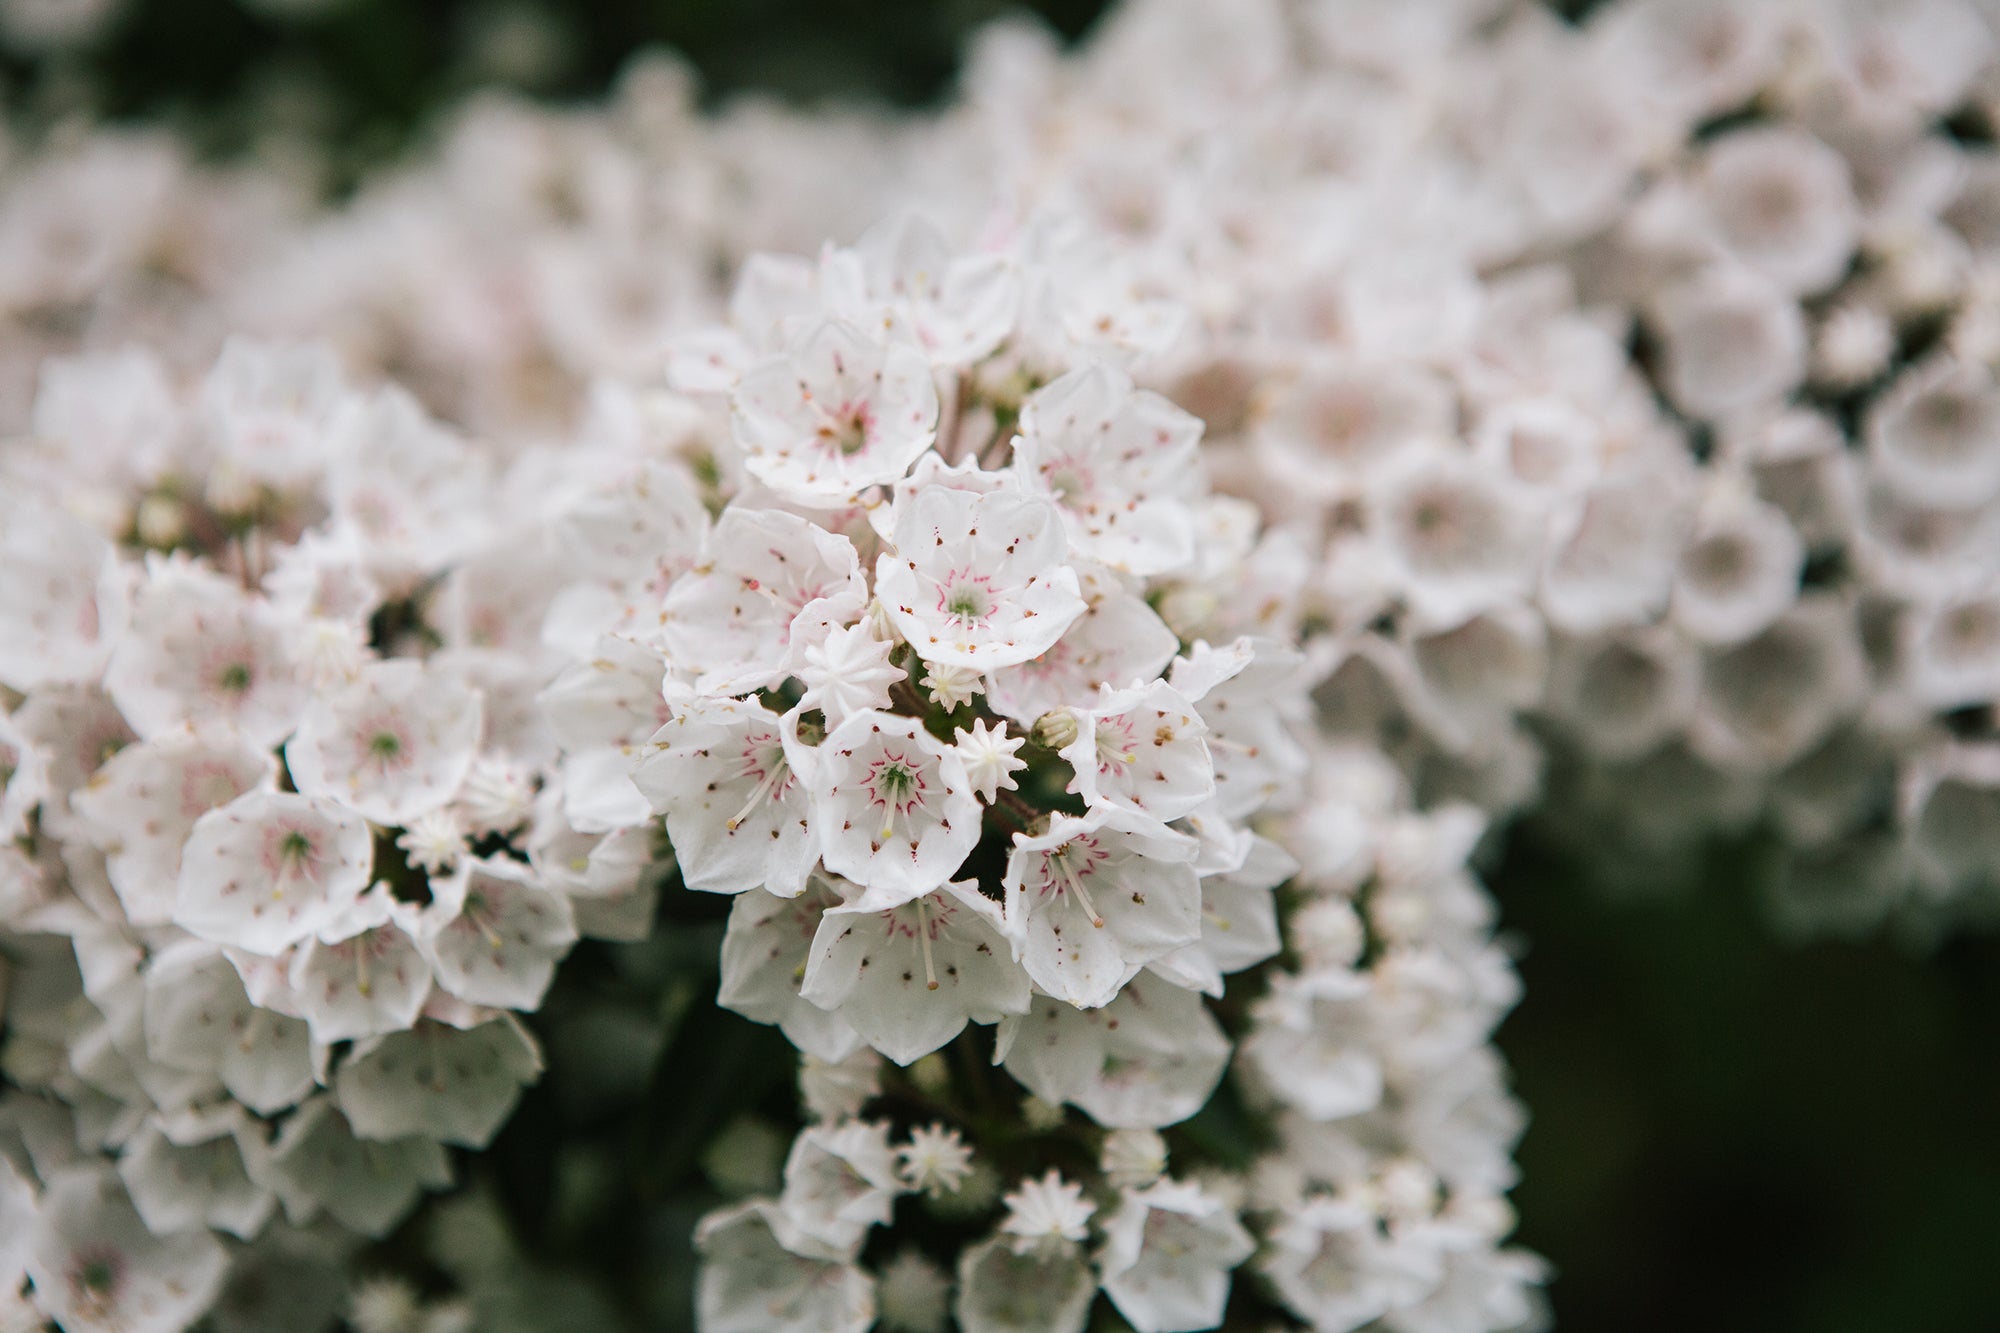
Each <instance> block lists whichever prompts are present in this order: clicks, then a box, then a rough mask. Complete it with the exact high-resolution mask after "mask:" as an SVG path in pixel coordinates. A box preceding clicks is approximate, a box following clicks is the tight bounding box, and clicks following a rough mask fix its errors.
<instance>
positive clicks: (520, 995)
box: [417, 858, 576, 1009]
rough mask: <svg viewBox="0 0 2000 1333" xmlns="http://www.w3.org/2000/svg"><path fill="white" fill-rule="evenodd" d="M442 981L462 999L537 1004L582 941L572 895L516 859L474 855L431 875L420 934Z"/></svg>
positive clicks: (498, 1004)
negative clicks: (448, 872)
mask: <svg viewBox="0 0 2000 1333" xmlns="http://www.w3.org/2000/svg"><path fill="white" fill-rule="evenodd" d="M417 939H418V943H419V944H420V945H421V946H422V947H423V951H424V956H425V957H426V958H427V959H429V960H430V964H431V969H432V970H433V971H434V972H435V973H436V974H437V984H438V985H439V986H441V987H443V988H444V989H445V990H448V991H450V992H451V993H452V994H453V995H455V996H457V997H458V998H459V999H461V1000H465V1001H468V1002H470V1003H472V1004H490V1005H493V1006H495V1007H497V1008H503V1009H534V1008H537V1007H539V1006H540V1004H541V1002H542V992H543V991H545V990H547V989H548V986H549V981H550V979H551V978H552V977H553V976H554V975H555V967H556V962H557V961H558V960H559V959H560V958H562V956H563V955H564V954H566V953H568V952H569V948H570V946H571V945H572V944H574V943H576V921H575V916H574V913H573V911H572V909H571V908H570V903H569V899H568V898H566V897H564V896H563V895H562V894H560V893H557V892H556V891H555V890H553V889H551V888H549V887H548V886H547V885H546V884H543V883H542V881H541V879H540V878H539V877H538V876H537V875H535V873H534V872H533V871H531V870H529V869H528V868H527V867H526V866H523V865H521V864H520V863H519V862H517V861H509V860H505V859H501V858H480V859H468V860H466V861H464V862H462V863H461V864H460V866H459V868H458V871H457V873H456V874H453V875H452V876H451V877H450V878H448V879H441V880H433V881H431V903H430V906H429V907H427V908H426V909H425V913H424V921H423V925H422V928H421V930H420V931H419V934H418V937H417Z"/></svg>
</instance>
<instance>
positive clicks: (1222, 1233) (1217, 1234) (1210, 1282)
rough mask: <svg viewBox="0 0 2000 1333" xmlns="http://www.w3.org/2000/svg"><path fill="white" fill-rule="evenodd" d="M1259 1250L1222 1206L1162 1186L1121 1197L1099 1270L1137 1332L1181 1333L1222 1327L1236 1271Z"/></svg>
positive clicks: (1169, 1184) (1170, 1184)
mask: <svg viewBox="0 0 2000 1333" xmlns="http://www.w3.org/2000/svg"><path fill="white" fill-rule="evenodd" d="M1256 1248H1257V1245H1256V1242H1255V1241H1253V1240H1252V1239H1251V1238H1250V1233H1249V1232H1248V1231H1245V1230H1244V1229H1243V1224H1242V1223H1241V1222H1239V1221H1238V1220H1237V1219H1236V1214H1235V1212H1234V1211H1233V1210H1232V1209H1230V1208H1229V1207H1228V1206H1227V1205H1226V1204H1225V1203H1224V1202H1223V1201H1222V1200H1220V1199H1217V1198H1215V1197H1214V1196H1212V1195H1209V1194H1206V1193H1204V1192H1203V1191H1202V1189H1201V1187H1200V1186H1199V1185H1196V1184H1192V1183H1182V1182H1179V1181H1173V1180H1162V1181H1159V1182H1157V1183H1155V1184H1152V1185H1148V1186H1146V1187H1145V1188H1143V1189H1136V1190H1127V1191H1126V1192H1125V1193H1124V1195H1123V1196H1122V1197H1121V1198H1120V1200H1119V1205H1118V1211H1117V1212H1115V1213H1113V1214H1112V1215H1111V1216H1110V1217H1109V1218H1107V1219H1105V1221H1104V1247H1103V1248H1102V1249H1101V1250H1100V1251H1099V1252H1098V1255H1097V1269H1098V1273H1099V1276H1100V1279H1101V1280H1102V1281H1103V1283H1104V1292H1105V1294H1106V1295H1107V1296H1109V1297H1111V1303H1112V1304H1113V1305H1116V1306H1117V1307H1118V1313H1120V1314H1122V1315H1124V1316H1125V1318H1126V1320H1127V1321H1128V1322H1129V1323H1130V1324H1131V1325H1132V1327H1133V1328H1134V1329H1135V1330H1136V1333H1178V1331H1179V1330H1184V1329H1201V1328H1214V1327H1216V1326H1217V1325H1219V1324H1220V1323H1221V1322H1222V1307H1223V1306H1224V1304H1225V1303H1227V1301H1228V1300H1229V1283H1230V1272H1231V1270H1233V1269H1234V1268H1235V1267H1236V1266H1237V1265H1238V1264H1240V1263H1242V1262H1243V1261H1244V1260H1245V1259H1248V1258H1249V1257H1250V1254H1251V1251H1253V1250H1255V1249H1256Z"/></svg>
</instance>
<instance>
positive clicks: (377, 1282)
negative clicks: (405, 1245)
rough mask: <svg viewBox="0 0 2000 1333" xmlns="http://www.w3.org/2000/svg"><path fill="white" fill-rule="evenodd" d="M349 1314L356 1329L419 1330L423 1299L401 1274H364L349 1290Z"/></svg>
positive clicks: (373, 1332) (369, 1332)
mask: <svg viewBox="0 0 2000 1333" xmlns="http://www.w3.org/2000/svg"><path fill="white" fill-rule="evenodd" d="M347 1318H348V1320H349V1321H350V1322H351V1323H353V1325H354V1327H355V1329H356V1330H357V1333H417V1330H419V1329H422V1328H423V1327H424V1322H423V1321H424V1302H423V1298H422V1297H420V1296H418V1295H417V1290H416V1288H415V1287H413V1286H411V1285H410V1284H409V1282H407V1281H406V1280H404V1279H403V1278H401V1277H396V1276H393V1275H388V1274H380V1275H376V1276H372V1277H364V1278H362V1279H361V1280H360V1281H359V1282H357V1283H355V1284H354V1290H353V1291H352V1292H350V1293H349V1294H348V1298H347Z"/></svg>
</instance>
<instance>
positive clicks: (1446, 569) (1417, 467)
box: [1373, 450, 1543, 629]
mask: <svg viewBox="0 0 2000 1333" xmlns="http://www.w3.org/2000/svg"><path fill="white" fill-rule="evenodd" d="M1374 514H1375V518H1374V520H1373V525H1374V540H1375V542H1376V544H1377V545H1378V546H1379V548H1380V550H1381V552H1382V554H1383V556H1384V557H1385V558H1387V560H1388V561H1389V562H1390V567H1391V568H1392V569H1393V570H1394V572H1395V577H1396V579H1397V587H1398V590H1399V591H1401V593H1402V594H1403V596H1404V597H1405V598H1406V599H1407V600H1408V602H1409V603H1410V606H1411V609H1412V610H1413V611H1414V612H1415V613H1416V616H1417V617H1418V619H1419V620H1420V621H1421V622H1422V623H1423V624H1424V625H1426V626H1427V627H1432V628H1439V629H1450V628H1453V627H1455V626H1457V625H1460V624H1463V623H1464V622H1465V621H1466V620H1469V619H1470V618H1471V617H1473V616H1475V615H1477V614H1479V613H1480V612H1481V611H1487V610H1491V609H1493V608H1495V607H1499V606H1505V605H1507V604H1508V603H1510V602H1514V601H1517V600H1521V599H1523V598H1525V597H1526V596H1527V594H1528V592H1529V591H1530V589H1532V588H1533V586H1534V580H1535V573H1536V565H1537V562H1538V560H1539V557H1540V555H1541V549H1542V537H1543V525H1542V521H1541V515H1540V514H1539V513H1538V512H1537V509H1536V505H1535V501H1534V498H1533V496H1532V495H1531V493H1529V492H1528V490H1527V489H1526V488H1525V487H1524V486H1523V485H1522V484H1521V483H1520V482H1518V481H1516V480H1515V479H1514V478H1512V477H1511V476H1509V475H1508V474H1505V473H1502V472H1500V471H1498V470H1497V469H1495V468H1492V467H1490V466H1488V465H1486V464H1484V463H1481V462H1480V461H1478V460H1477V459H1475V458H1473V457H1471V456H1469V455H1466V454H1461V453H1456V452H1446V451H1443V450H1424V451H1409V452H1406V453H1404V454H1403V455H1401V456H1399V457H1398V458H1397V459H1396V460H1395V461H1394V462H1393V463H1392V464H1390V465H1388V466H1385V467H1384V468H1383V469H1382V470H1381V472H1380V473H1379V475H1378V476H1377V478H1376V481H1375V485H1374Z"/></svg>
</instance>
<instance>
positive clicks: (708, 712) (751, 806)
mask: <svg viewBox="0 0 2000 1333" xmlns="http://www.w3.org/2000/svg"><path fill="white" fill-rule="evenodd" d="M787 725H788V724H787V721H786V719H785V718H783V717H781V716H780V715H779V714H777V713H773V712H771V711H770V710H769V709H767V708H765V707H763V706H762V705H761V704H759V703H758V702H757V701H756V700H754V699H721V700H701V701H697V702H693V703H688V704H683V705H681V706H680V707H678V708H676V709H675V710H674V717H673V720H672V721H670V722H668V723H667V724H666V725H665V726H663V727H661V728H660V729H659V731H658V732H656V733H655V734H654V736H653V740H652V753H650V754H649V755H647V756H646V758H645V759H644V760H642V761H641V762H640V764H639V767H638V770H637V771H636V772H634V773H633V775H632V781H633V782H634V783H636V784H637V785H638V788H639V790H640V791H642V792H644V793H645V795H646V798H647V800H649V801H651V802H652V805H653V809H655V810H657V811H661V812H662V813H664V814H665V815H666V818H667V836H668V837H669V838H670V839H672V840H673V845H674V856H675V858H676V859H677V860H678V861H679V862H680V868H681V875H682V877H683V879H684V880H685V881H686V883H687V886H688V887H689V888H691V889H703V890H706V891H708V892H711V893H742V892H744V891H745V890H747V889H754V888H764V889H768V890H770V891H771V892H772V893H775V894H778V895H779V896H781V897H790V896H792V895H793V894H796V893H798V892H799V891H800V890H802V889H803V888H805V885H806V874H807V872H809V871H810V870H811V869H812V868H813V866H814V865H815V864H816V863H817V862H818V860H819V844H818V842H817V841H816V840H815V839H814V837H813V833H812V829H811V826H810V822H809V819H808V814H807V812H808V807H809V798H808V796H807V792H806V784H805V783H804V781H802V780H801V777H800V774H799V771H798V770H797V769H795V768H794V767H793V766H792V763H791V760H792V758H793V756H794V754H796V753H797V752H798V751H800V750H803V751H804V753H805V754H807V755H810V754H811V753H813V752H812V751H811V750H809V749H805V748H804V747H787V746H786V744H785V735H784V733H785V729H786V727H787ZM789 725H793V726H795V725H796V722H795V721H794V722H792V723H791V724H789Z"/></svg>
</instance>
